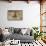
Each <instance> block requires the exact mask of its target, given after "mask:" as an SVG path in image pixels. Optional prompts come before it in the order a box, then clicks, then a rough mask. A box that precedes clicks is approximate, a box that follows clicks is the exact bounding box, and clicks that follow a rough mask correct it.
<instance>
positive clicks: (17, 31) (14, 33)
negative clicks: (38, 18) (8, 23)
mask: <svg viewBox="0 0 46 46" xmlns="http://www.w3.org/2000/svg"><path fill="white" fill-rule="evenodd" d="M21 29H22V28H9V32H10V33H11V34H10V35H9V36H5V39H10V40H13V39H15V40H20V42H21V43H30V42H33V40H34V37H33V36H32V31H31V32H30V34H31V35H28V33H26V34H24V35H23V34H22V33H21ZM24 29H26V28H24Z"/></svg>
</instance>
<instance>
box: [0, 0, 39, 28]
mask: <svg viewBox="0 0 46 46" xmlns="http://www.w3.org/2000/svg"><path fill="white" fill-rule="evenodd" d="M8 10H23V20H22V21H9V20H8V19H7V14H8V13H7V11H8ZM33 26H40V4H39V3H38V2H37V1H31V2H29V4H27V3H26V2H24V1H23V2H22V1H16V2H15V1H13V2H12V3H9V2H3V1H0V27H17V28H18V27H19V28H27V27H29V28H31V27H33Z"/></svg>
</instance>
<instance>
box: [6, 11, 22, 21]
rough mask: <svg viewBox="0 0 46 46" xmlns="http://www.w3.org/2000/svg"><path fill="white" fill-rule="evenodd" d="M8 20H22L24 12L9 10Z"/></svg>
mask: <svg viewBox="0 0 46 46" xmlns="http://www.w3.org/2000/svg"><path fill="white" fill-rule="evenodd" d="M7 18H8V20H22V19H23V11H22V10H8V15H7Z"/></svg>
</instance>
